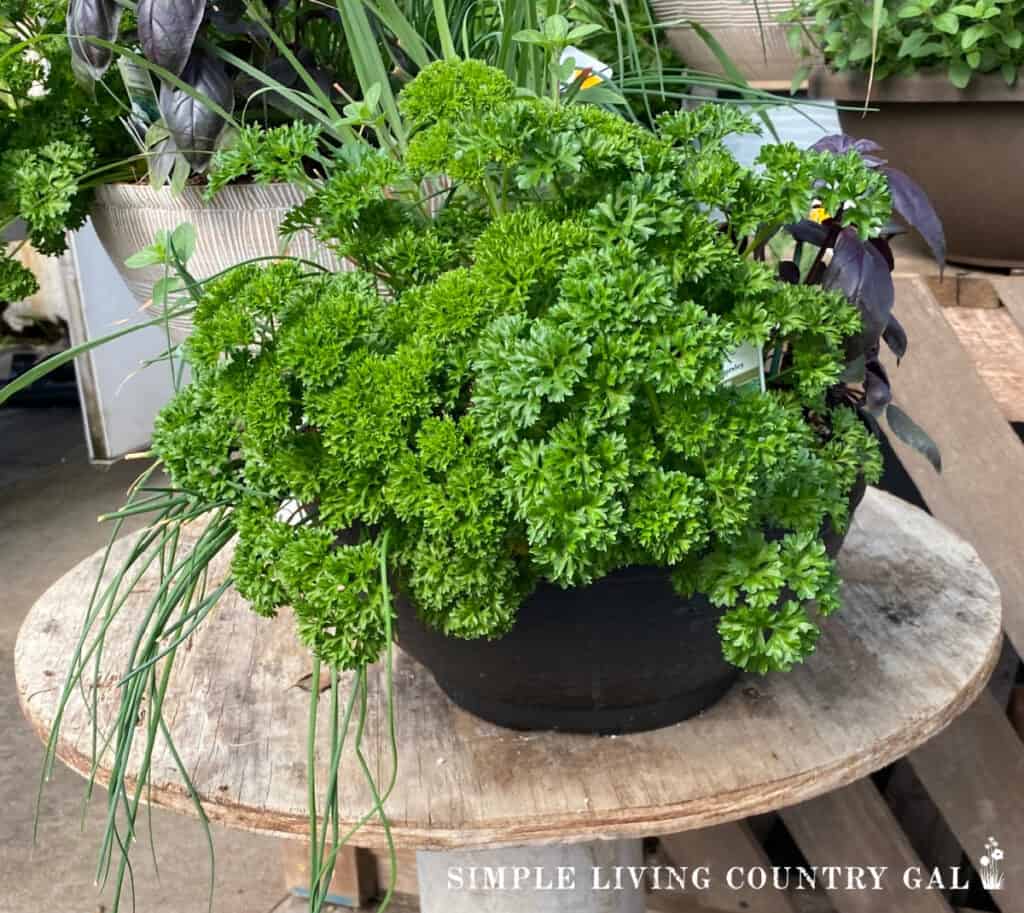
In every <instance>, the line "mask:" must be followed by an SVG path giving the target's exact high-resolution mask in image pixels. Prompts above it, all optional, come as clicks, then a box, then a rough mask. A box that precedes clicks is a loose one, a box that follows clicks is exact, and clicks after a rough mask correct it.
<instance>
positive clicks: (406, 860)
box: [367, 850, 420, 896]
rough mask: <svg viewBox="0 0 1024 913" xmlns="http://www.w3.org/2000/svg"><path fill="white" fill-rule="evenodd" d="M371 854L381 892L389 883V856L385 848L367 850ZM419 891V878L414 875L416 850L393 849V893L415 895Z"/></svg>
mask: <svg viewBox="0 0 1024 913" xmlns="http://www.w3.org/2000/svg"><path fill="white" fill-rule="evenodd" d="M367 852H368V853H370V854H371V855H372V856H373V863H374V867H375V869H376V874H377V884H378V885H379V886H380V890H381V891H382V892H383V891H385V890H387V887H388V885H389V884H390V883H391V858H390V856H389V854H388V851H387V850H367ZM419 892H420V885H419V879H418V878H417V877H416V851H415V850H396V851H395V893H396V894H402V895H406V896H409V895H412V896H415V895H416V894H419Z"/></svg>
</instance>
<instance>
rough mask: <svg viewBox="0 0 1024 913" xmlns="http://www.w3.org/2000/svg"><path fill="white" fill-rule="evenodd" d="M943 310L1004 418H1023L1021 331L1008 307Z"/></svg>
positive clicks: (1023, 338) (1023, 342) (1023, 336)
mask: <svg viewBox="0 0 1024 913" xmlns="http://www.w3.org/2000/svg"><path fill="white" fill-rule="evenodd" d="M942 313H943V316H944V317H945V318H946V320H948V321H949V324H950V326H952V327H953V330H954V331H955V332H956V335H957V338H958V339H959V340H960V345H962V346H963V347H964V350H965V351H966V352H967V354H968V355H969V356H970V358H971V361H972V362H973V363H974V366H975V368H976V369H977V371H978V374H980V375H981V379H982V380H983V381H985V384H986V386H987V387H988V389H989V392H991V394H992V398H993V399H994V400H995V401H996V405H998V406H999V408H1000V410H1001V411H1002V413H1003V415H1004V416H1005V417H1006V419H1007V421H1011V422H1021V421H1024V333H1022V332H1021V330H1020V328H1019V327H1018V326H1017V323H1016V321H1015V320H1014V319H1013V317H1012V316H1011V314H1010V311H1009V310H1008V309H1007V308H1005V307H1000V308H964V307H960V308H946V309H944V310H943V312H942ZM911 345H913V337H911ZM907 357H908V358H910V357H911V356H910V355H908V356H907ZM936 367H937V366H936Z"/></svg>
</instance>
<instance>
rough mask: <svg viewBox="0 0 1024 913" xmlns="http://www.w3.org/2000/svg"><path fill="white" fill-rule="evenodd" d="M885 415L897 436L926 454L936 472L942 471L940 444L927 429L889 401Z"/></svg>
mask: <svg viewBox="0 0 1024 913" xmlns="http://www.w3.org/2000/svg"><path fill="white" fill-rule="evenodd" d="M885 417H886V420H887V421H888V422H889V427H890V428H892V430H893V432H894V433H895V435H896V437H898V438H899V439H900V440H901V441H903V443H904V444H906V445H907V446H908V447H913V448H914V450H916V451H917V452H918V453H921V454H924V456H926V457H927V458H928V462H930V463H931V464H932V466H934V467H935V471H936V472H942V454H941V453H939V448H938V445H937V444H936V443H935V441H933V440H932V439H931V437H930V436H929V434H928V432H927V431H925V430H924V429H923V428H922V427H921V426H920V425H918V424H917V422H915V421H914V420H913V419H912V418H911V417H910V416H909V415H907V413H906V412H904V411H903V410H902V409H901V408H900V407H899V406H897V405H896V404H895V403H889V407H888V408H887V409H886V410H885Z"/></svg>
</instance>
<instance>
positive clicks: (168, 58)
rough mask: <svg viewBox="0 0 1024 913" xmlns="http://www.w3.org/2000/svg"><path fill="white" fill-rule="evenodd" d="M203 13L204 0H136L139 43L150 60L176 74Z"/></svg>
mask: <svg viewBox="0 0 1024 913" xmlns="http://www.w3.org/2000/svg"><path fill="white" fill-rule="evenodd" d="M205 13H206V0H139V3H138V6H137V7H136V10H135V15H136V17H137V18H138V21H139V43H140V44H141V45H142V53H143V54H145V55H146V59H147V60H148V61H149V62H150V63H155V64H156V65H157V66H159V67H163V68H164V69H165V70H170V71H171V72H172V73H173V74H174V75H175V76H180V75H181V72H182V70H184V69H185V65H186V64H187V63H188V58H189V55H191V53H192V46H193V45H194V44H195V40H196V34H197V33H198V32H199V26H200V25H201V24H202V22H203V16H204V15H205Z"/></svg>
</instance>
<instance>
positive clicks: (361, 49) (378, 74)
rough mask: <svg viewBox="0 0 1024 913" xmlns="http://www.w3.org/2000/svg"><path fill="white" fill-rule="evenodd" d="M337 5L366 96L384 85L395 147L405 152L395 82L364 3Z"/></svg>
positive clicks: (342, 0)
mask: <svg viewBox="0 0 1024 913" xmlns="http://www.w3.org/2000/svg"><path fill="white" fill-rule="evenodd" d="M335 5H336V7H337V10H338V13H339V15H340V16H341V24H342V27H343V28H344V29H345V39H346V41H347V42H348V47H349V52H350V53H351V54H352V64H353V66H354V67H355V71H356V76H357V78H358V79H359V86H360V89H361V90H362V94H363V95H364V96H365V95H366V93H367V92H368V91H369V90H370V89H371V88H372V87H373V86H375V85H377V86H380V102H381V106H382V108H383V110H384V116H385V117H386V118H387V122H388V125H389V126H390V128H391V133H392V134H393V138H394V145H395V146H396V148H397V149H398V150H399V151H402V150H404V149H405V142H406V135H405V125H404V123H403V122H402V117H401V115H400V114H399V113H398V105H397V103H396V102H395V95H394V93H393V92H392V91H391V80H390V78H389V75H388V70H387V67H386V66H385V65H384V57H383V55H382V54H381V50H380V44H379V42H378V39H377V36H376V35H375V34H374V32H373V28H372V27H371V25H370V20H369V18H368V17H367V15H366V8H365V7H364V6H363V0H336V4H335Z"/></svg>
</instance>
